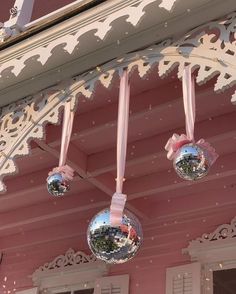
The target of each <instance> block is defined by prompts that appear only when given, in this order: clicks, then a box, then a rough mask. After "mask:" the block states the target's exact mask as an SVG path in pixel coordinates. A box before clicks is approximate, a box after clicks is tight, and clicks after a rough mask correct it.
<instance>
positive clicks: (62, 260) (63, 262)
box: [34, 249, 96, 276]
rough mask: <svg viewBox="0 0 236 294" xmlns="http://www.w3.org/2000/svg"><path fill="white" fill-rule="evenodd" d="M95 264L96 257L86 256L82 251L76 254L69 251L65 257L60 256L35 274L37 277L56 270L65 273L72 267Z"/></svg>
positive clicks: (41, 267)
mask: <svg viewBox="0 0 236 294" xmlns="http://www.w3.org/2000/svg"><path fill="white" fill-rule="evenodd" d="M94 262H96V257H95V256H94V255H86V254H85V253H83V252H81V251H78V252H75V251H74V250H73V249H69V250H68V251H67V252H66V254H65V255H59V256H57V257H56V258H55V259H54V260H53V261H51V262H49V263H45V264H44V265H43V266H40V268H38V269H37V270H36V271H35V272H34V276H37V275H39V274H40V273H45V272H46V273H49V272H51V271H55V270H56V271H59V270H61V271H63V270H65V269H68V268H70V267H75V266H78V265H82V264H94Z"/></svg>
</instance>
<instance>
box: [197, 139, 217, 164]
mask: <svg viewBox="0 0 236 294" xmlns="http://www.w3.org/2000/svg"><path fill="white" fill-rule="evenodd" d="M197 145H198V146H200V147H201V148H202V149H204V150H205V151H206V152H207V154H208V160H209V164H210V165H212V164H213V163H215V161H216V160H217V158H218V157H219V155H218V154H217V153H216V151H215V148H213V147H212V146H211V145H210V143H208V142H206V141H205V140H204V139H200V140H199V141H198V142H197Z"/></svg>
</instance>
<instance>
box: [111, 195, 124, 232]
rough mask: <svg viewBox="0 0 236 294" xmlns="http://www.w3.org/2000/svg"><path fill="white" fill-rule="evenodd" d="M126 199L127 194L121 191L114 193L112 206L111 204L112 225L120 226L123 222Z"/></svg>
mask: <svg viewBox="0 0 236 294" xmlns="http://www.w3.org/2000/svg"><path fill="white" fill-rule="evenodd" d="M126 199H127V196H126V195H125V194H121V193H114V194H113V196H112V201H111V206H110V211H111V225H112V226H119V225H120V224H121V221H122V215H123V211H124V208H125V203H126Z"/></svg>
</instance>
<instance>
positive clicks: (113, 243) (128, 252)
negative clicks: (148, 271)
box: [87, 208, 143, 264]
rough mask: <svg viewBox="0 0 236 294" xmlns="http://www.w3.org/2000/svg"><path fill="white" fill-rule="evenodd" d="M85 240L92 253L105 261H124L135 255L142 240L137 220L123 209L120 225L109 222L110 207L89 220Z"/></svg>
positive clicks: (114, 262)
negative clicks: (112, 224)
mask: <svg viewBox="0 0 236 294" xmlns="http://www.w3.org/2000/svg"><path fill="white" fill-rule="evenodd" d="M87 240H88V244H89V247H90V249H91V251H92V252H93V254H94V255H95V256H96V257H97V258H98V259H101V260H103V261H105V262H107V263H113V264H117V263H124V262H126V261H128V260H130V259H131V258H133V257H134V256H135V254H136V253H137V251H138V249H139V248H140V246H141V243H142V240H143V232H142V227H141V224H140V222H139V220H138V219H137V218H136V216H134V215H133V214H132V213H131V212H129V211H127V210H125V211H124V214H123V218H122V223H121V225H120V226H117V227H112V226H111V224H110V209H109V208H107V209H104V210H102V211H100V212H99V213H98V214H97V215H95V217H94V218H93V219H92V220H91V222H90V224H89V227H88V232H87Z"/></svg>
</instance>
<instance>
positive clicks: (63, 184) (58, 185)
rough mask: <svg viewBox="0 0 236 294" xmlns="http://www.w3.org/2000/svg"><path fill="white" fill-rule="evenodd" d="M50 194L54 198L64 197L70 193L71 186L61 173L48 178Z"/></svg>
mask: <svg viewBox="0 0 236 294" xmlns="http://www.w3.org/2000/svg"><path fill="white" fill-rule="evenodd" d="M47 188H48V192H49V193H50V194H51V195H53V196H57V197H60V196H63V195H64V194H65V193H66V192H67V191H69V185H68V183H67V181H65V179H64V178H63V176H62V175H61V174H60V173H55V174H52V175H51V176H49V177H48V178H47Z"/></svg>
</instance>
